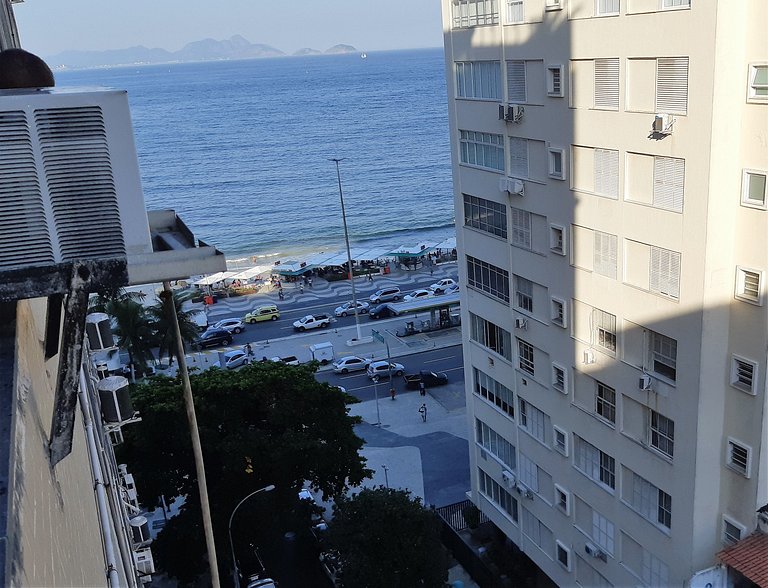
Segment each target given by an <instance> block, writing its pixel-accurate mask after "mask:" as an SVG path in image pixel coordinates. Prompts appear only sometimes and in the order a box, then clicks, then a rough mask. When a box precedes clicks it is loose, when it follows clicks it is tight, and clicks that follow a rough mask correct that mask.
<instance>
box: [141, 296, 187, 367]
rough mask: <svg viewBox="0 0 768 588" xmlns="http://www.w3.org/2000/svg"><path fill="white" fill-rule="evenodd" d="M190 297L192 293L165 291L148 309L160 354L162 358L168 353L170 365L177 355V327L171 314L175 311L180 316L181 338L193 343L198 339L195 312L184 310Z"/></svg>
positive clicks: (185, 341)
mask: <svg viewBox="0 0 768 588" xmlns="http://www.w3.org/2000/svg"><path fill="white" fill-rule="evenodd" d="M190 298H192V294H190V293H180V292H173V293H172V294H171V295H170V296H169V295H168V293H167V292H165V291H163V292H161V293H160V302H158V303H157V304H155V305H154V306H150V307H149V308H148V309H147V312H148V314H149V316H150V318H151V320H152V325H153V328H154V329H155V333H156V343H157V346H158V347H159V348H160V349H159V351H158V354H159V356H160V358H161V359H162V357H163V355H164V354H166V355H168V365H171V364H172V363H173V358H174V357H175V355H176V328H175V327H174V324H173V315H172V314H171V313H172V312H173V311H175V312H176V316H177V317H178V321H179V331H180V332H181V340H182V341H183V342H184V343H187V344H189V345H191V344H192V342H193V341H194V340H195V339H197V335H198V328H197V325H196V324H195V321H194V320H193V319H192V314H193V313H192V312H191V311H185V310H182V306H183V305H184V303H185V302H186V301H187V300H189V299H190Z"/></svg>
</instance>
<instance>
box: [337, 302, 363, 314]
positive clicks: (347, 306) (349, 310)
mask: <svg viewBox="0 0 768 588" xmlns="http://www.w3.org/2000/svg"><path fill="white" fill-rule="evenodd" d="M369 306H370V304H368V303H367V302H361V301H359V300H358V301H357V314H365V313H366V312H368V307H369ZM333 314H335V315H336V316H347V315H348V314H355V305H354V303H353V302H352V301H349V302H345V303H344V304H342V305H341V306H337V307H336V310H334V311H333Z"/></svg>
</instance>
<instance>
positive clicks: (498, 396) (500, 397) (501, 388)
mask: <svg viewBox="0 0 768 588" xmlns="http://www.w3.org/2000/svg"><path fill="white" fill-rule="evenodd" d="M473 370H474V373H475V394H477V395H478V396H482V397H483V398H485V399H486V400H487V401H488V402H490V403H491V404H493V405H495V406H497V407H498V408H499V409H500V410H501V411H502V412H504V413H506V414H508V415H509V416H510V417H512V418H515V401H514V398H513V395H512V390H510V389H509V388H507V387H506V386H505V385H504V384H501V383H500V382H497V381H496V380H494V379H493V378H492V377H490V376H489V375H487V374H485V373H484V372H481V371H480V370H478V369H477V368H473Z"/></svg>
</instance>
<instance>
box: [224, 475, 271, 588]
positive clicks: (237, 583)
mask: <svg viewBox="0 0 768 588" xmlns="http://www.w3.org/2000/svg"><path fill="white" fill-rule="evenodd" d="M274 489H275V485H274V484H270V485H269V486H264V488H259V489H258V490H255V491H254V492H251V493H250V494H249V495H248V496H246V497H245V498H243V499H242V500H241V501H240V502H238V503H237V506H236V507H235V508H234V509H233V510H232V514H231V515H229V524H228V525H227V533H228V534H229V549H230V550H231V551H232V566H233V568H234V575H235V586H236V587H238V588H239V587H240V572H239V570H238V569H237V558H236V557H235V544H234V543H233V542H232V519H234V518H235V513H236V512H237V509H238V508H240V506H242V504H243V502H245V501H246V500H248V499H249V498H250V497H251V496H254V495H256V494H259V493H260V492H271V491H272V490H274Z"/></svg>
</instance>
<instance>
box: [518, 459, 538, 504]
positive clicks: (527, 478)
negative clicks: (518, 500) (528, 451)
mask: <svg viewBox="0 0 768 588" xmlns="http://www.w3.org/2000/svg"><path fill="white" fill-rule="evenodd" d="M519 474H520V475H519V480H520V483H521V484H522V485H523V486H525V487H526V488H528V489H529V490H531V491H533V492H536V493H537V494H538V492H539V467H538V466H537V465H536V464H535V463H534V461H533V460H532V459H531V458H530V457H528V456H527V455H525V453H523V452H520V472H519Z"/></svg>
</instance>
